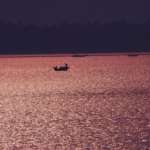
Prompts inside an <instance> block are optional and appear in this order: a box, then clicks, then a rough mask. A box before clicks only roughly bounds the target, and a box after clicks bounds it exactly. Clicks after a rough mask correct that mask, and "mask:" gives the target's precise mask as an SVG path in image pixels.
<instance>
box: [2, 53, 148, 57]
mask: <svg viewBox="0 0 150 150" xmlns="http://www.w3.org/2000/svg"><path fill="white" fill-rule="evenodd" d="M128 54H137V55H150V52H126V53H125V52H124V53H123V52H122V53H121V52H120V53H117V52H114V53H113V52H112V53H76V54H74V53H66V54H62V53H60V54H0V58H16V57H88V56H121V55H128ZM75 55H77V56H75Z"/></svg>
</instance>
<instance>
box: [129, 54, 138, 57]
mask: <svg viewBox="0 0 150 150" xmlns="http://www.w3.org/2000/svg"><path fill="white" fill-rule="evenodd" d="M128 56H129V57H135V56H138V54H128Z"/></svg>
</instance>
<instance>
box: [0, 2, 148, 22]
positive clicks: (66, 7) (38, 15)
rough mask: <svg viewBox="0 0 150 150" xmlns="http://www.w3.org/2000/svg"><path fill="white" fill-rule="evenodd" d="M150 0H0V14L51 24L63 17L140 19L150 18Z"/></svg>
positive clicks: (16, 18)
mask: <svg viewBox="0 0 150 150" xmlns="http://www.w3.org/2000/svg"><path fill="white" fill-rule="evenodd" d="M149 1H150V0H0V18H2V19H5V20H13V21H16V20H22V21H23V22H24V23H36V24H53V23H59V22H61V21H62V20H67V21H81V22H84V21H87V20H100V21H102V22H104V21H107V20H117V19H122V18H126V19H128V20H130V21H137V22H138V21H143V20H145V19H148V18H150V9H149V7H150V2H149Z"/></svg>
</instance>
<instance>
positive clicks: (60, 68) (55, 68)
mask: <svg viewBox="0 0 150 150" xmlns="http://www.w3.org/2000/svg"><path fill="white" fill-rule="evenodd" d="M53 68H54V70H55V71H67V70H68V69H69V66H68V64H64V65H60V66H55V67H53Z"/></svg>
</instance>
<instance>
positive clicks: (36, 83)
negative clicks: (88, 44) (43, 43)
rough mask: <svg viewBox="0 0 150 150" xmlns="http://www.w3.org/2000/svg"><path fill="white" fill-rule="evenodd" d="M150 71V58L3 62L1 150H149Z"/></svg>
mask: <svg viewBox="0 0 150 150" xmlns="http://www.w3.org/2000/svg"><path fill="white" fill-rule="evenodd" d="M62 63H68V64H69V65H70V67H71V68H70V70H69V71H66V72H65V71H64V72H63V71H62V72H55V71H54V70H53V69H52V66H54V65H56V64H62ZM149 66H150V55H141V56H138V57H128V56H126V55H116V56H115V55H113V56H91V57H82V58H80V57H78V58H77V57H69V56H67V57H65V56H64V57H40V56H39V57H16V58H15V57H14V58H0V137H1V138H0V149H1V150H3V149H4V150H55V149H60V150H79V149H80V150H106V149H107V150H123V149H124V150H147V149H148V148H149V147H150V67H149Z"/></svg>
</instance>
